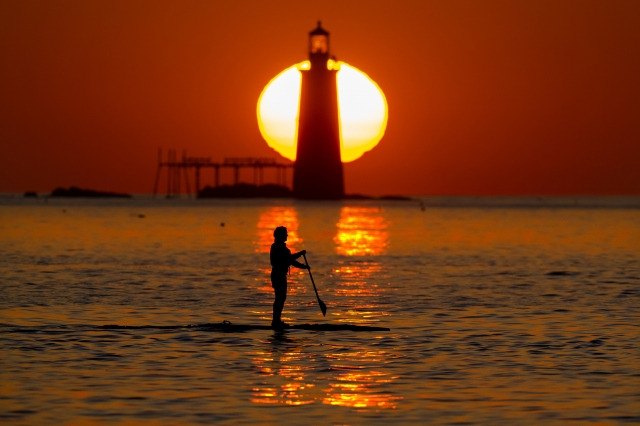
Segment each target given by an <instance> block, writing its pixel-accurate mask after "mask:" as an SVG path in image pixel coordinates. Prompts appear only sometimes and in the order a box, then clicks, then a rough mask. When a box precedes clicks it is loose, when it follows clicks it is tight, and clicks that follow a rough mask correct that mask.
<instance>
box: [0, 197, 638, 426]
mask: <svg viewBox="0 0 640 426" xmlns="http://www.w3.org/2000/svg"><path fill="white" fill-rule="evenodd" d="M630 204H631V206H630ZM603 205H604V207H603ZM634 206H635V207H634ZM278 225H284V226H287V227H288V228H289V242H288V245H289V247H290V248H291V249H292V250H301V249H306V250H307V251H308V254H307V258H308V260H309V264H310V265H311V266H312V271H313V276H314V278H315V281H316V284H317V286H318V291H319V293H320V297H321V298H322V300H323V301H324V302H325V303H326V304H327V306H328V313H327V316H326V317H323V316H322V314H321V312H320V309H319V308H318V304H317V301H316V299H315V294H314V292H313V288H312V286H311V281H310V279H309V276H308V273H307V272H306V271H301V270H297V269H295V270H294V269H292V274H291V277H290V285H289V289H290V290H289V298H288V300H287V303H286V306H285V311H284V320H285V321H287V322H289V323H294V324H299V323H349V324H362V325H377V326H384V327H389V328H390V329H391V331H389V332H353V331H341V332H329V331H305V330H290V331H288V332H286V333H276V332H274V331H271V330H253V331H246V332H223V331H215V330H211V329H209V330H207V329H204V328H197V327H195V328H187V327H183V326H186V325H189V324H206V323H220V322H222V321H231V322H232V323H234V324H262V325H267V324H269V322H270V316H271V304H272V301H273V294H272V289H271V286H270V281H269V271H270V267H269V255H268V250H269V246H270V244H271V243H272V240H273V238H272V231H273V229H274V228H275V227H276V226H278ZM105 325H120V326H150V327H146V328H120V329H117V328H116V329H114V328H104V327H103V326H105ZM0 385H1V386H0V422H2V423H3V424H25V425H36V424H118V423H126V424H140V423H142V424H210V423H226V424H243V423H245V424H254V423H259V424H277V423H284V424H320V423H322V424H371V423H377V424H389V423H392V422H394V423H400V424H402V423H435V424H452V423H458V424H460V423H470V424H497V423H501V424H540V423H542V422H545V423H556V424H566V423H572V422H573V423H577V424H583V423H598V424H618V423H633V422H640V200H638V199H637V198H635V199H633V198H631V199H617V200H613V201H611V200H603V199H597V200H594V199H577V200H573V199H546V200H540V199H526V198H525V199H480V200H478V199H436V198H424V199H421V201H420V200H417V201H410V202H398V201H344V202H325V203H315V202H299V201H291V200H280V201H265V200H258V201H256V200H253V201H250V200H241V201H231V200H219V201H208V200H207V201H205V200H164V199H162V200H150V199H144V198H138V199H132V200H117V201H113V200H69V199H67V200H64V199H49V200H48V202H45V200H43V199H35V200H34V199H21V198H13V199H11V198H4V199H0Z"/></svg>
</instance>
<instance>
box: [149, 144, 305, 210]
mask: <svg viewBox="0 0 640 426" xmlns="http://www.w3.org/2000/svg"><path fill="white" fill-rule="evenodd" d="M225 168H226V169H232V170H233V184H234V185H238V184H239V183H240V170H241V169H253V183H254V184H255V185H263V184H264V170H265V169H275V172H276V182H275V184H277V185H281V186H284V187H286V186H288V185H287V170H288V169H292V168H293V163H279V162H278V161H277V160H276V159H274V158H254V157H232V158H225V159H224V160H223V161H222V162H213V161H212V160H211V158H210V157H188V156H187V152H186V151H182V158H178V154H177V151H176V150H175V149H169V150H168V152H167V158H166V160H164V159H163V156H162V150H161V149H159V150H158V168H157V171H156V181H155V185H154V187H153V196H154V197H155V196H156V195H157V194H158V189H159V185H160V180H161V175H162V171H163V170H164V169H166V170H167V195H166V196H167V198H172V197H177V196H180V194H181V193H182V191H181V183H182V181H183V180H184V184H185V187H186V194H187V195H191V194H192V192H191V185H190V180H189V175H193V177H194V182H195V186H194V192H193V193H195V194H196V195H197V194H198V193H199V192H200V189H201V183H202V172H203V170H202V169H213V186H214V187H215V188H217V187H219V186H220V184H221V180H220V171H221V169H225Z"/></svg>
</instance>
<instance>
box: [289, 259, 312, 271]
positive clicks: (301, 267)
mask: <svg viewBox="0 0 640 426" xmlns="http://www.w3.org/2000/svg"><path fill="white" fill-rule="evenodd" d="M291 264H292V265H293V266H295V267H296V268H300V269H311V268H308V267H307V265H305V264H303V263H300V262H298V261H297V260H292V261H291Z"/></svg>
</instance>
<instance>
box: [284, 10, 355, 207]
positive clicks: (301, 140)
mask: <svg viewBox="0 0 640 426" xmlns="http://www.w3.org/2000/svg"><path fill="white" fill-rule="evenodd" d="M309 62H310V67H309V69H305V70H301V71H300V72H301V73H302V81H301V88H300V104H299V111H298V130H297V135H296V140H297V148H296V161H295V164H294V169H293V170H294V171H293V193H294V196H295V197H296V198H305V199H319V200H331V199H340V198H342V197H343V196H344V179H343V170H342V161H341V159H340V121H339V118H338V87H337V79H336V77H337V72H338V71H337V69H330V68H329V32H327V31H326V30H325V29H324V28H322V24H321V23H320V22H319V21H318V26H317V28H315V29H314V30H312V31H311V32H310V33H309ZM332 63H333V62H332Z"/></svg>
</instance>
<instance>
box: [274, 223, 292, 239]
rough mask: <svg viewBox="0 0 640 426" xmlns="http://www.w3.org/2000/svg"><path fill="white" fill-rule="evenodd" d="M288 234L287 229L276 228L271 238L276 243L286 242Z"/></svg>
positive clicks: (282, 227)
mask: <svg viewBox="0 0 640 426" xmlns="http://www.w3.org/2000/svg"><path fill="white" fill-rule="evenodd" d="M288 235H289V234H288V233H287V228H285V227H284V226H278V227H277V228H276V229H275V230H274V231H273V238H274V239H275V240H276V241H287V236H288Z"/></svg>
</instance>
